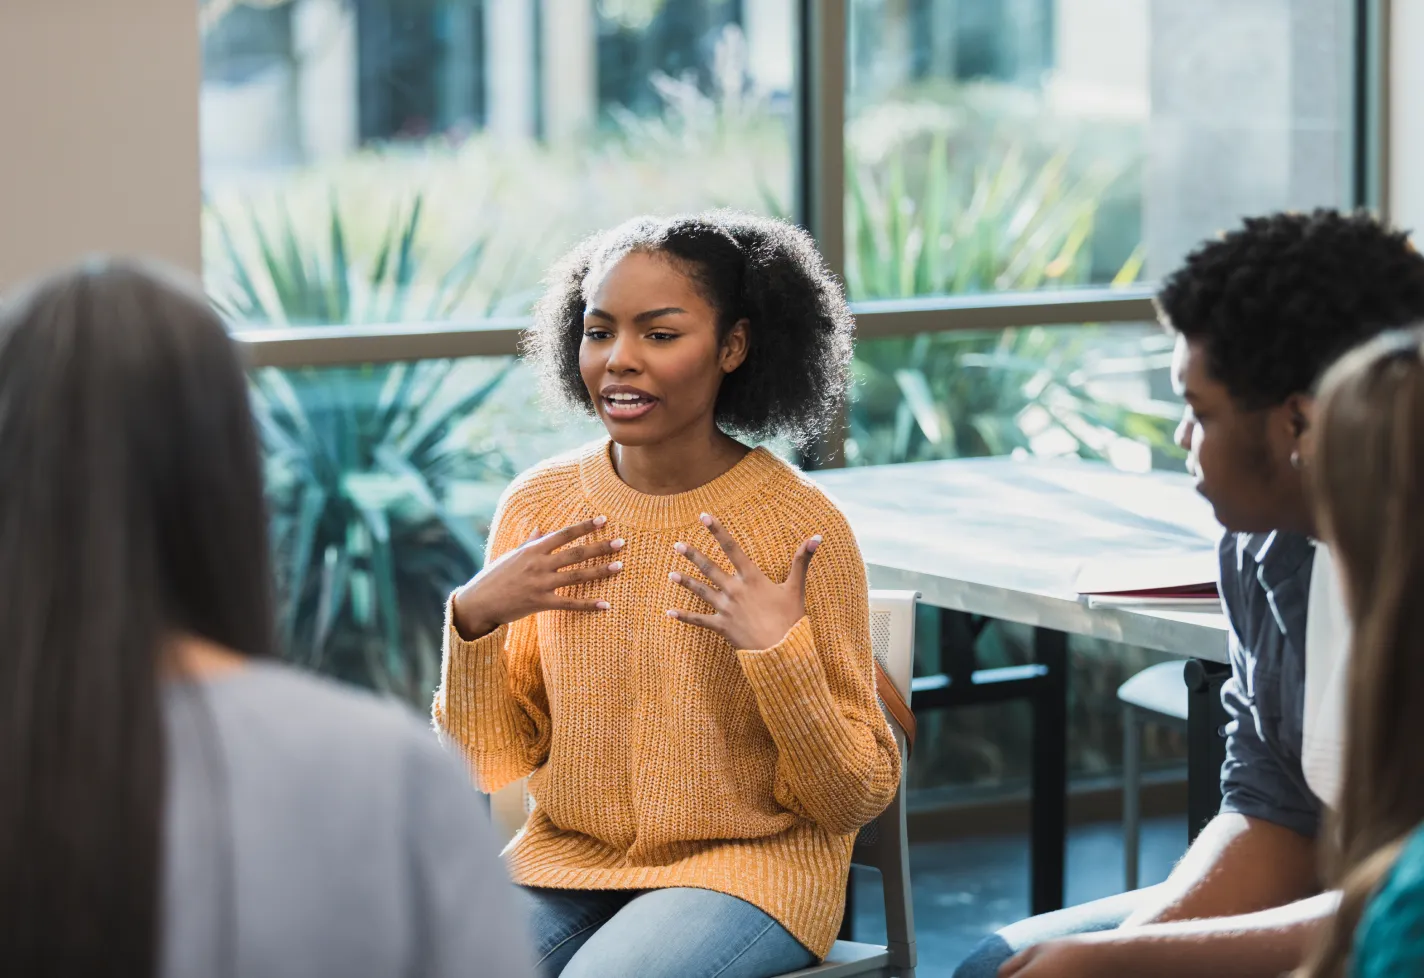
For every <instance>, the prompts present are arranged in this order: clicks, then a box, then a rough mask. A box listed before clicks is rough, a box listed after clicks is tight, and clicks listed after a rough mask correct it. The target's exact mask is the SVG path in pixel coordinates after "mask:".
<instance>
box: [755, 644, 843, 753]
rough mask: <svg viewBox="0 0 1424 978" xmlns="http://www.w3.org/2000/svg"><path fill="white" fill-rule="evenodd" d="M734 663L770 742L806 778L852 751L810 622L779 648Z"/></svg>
mask: <svg viewBox="0 0 1424 978" xmlns="http://www.w3.org/2000/svg"><path fill="white" fill-rule="evenodd" d="M737 658H738V659H739V660H740V661H741V664H742V672H743V673H744V674H745V675H746V677H747V681H748V682H749V683H750V684H751V687H752V693H753V694H754V695H755V696H756V700H757V705H758V706H759V707H760V709H761V715H762V719H763V720H764V721H765V722H766V726H767V729H768V730H769V731H770V732H771V736H772V739H773V740H775V741H776V745H777V747H778V748H779V749H780V750H781V751H782V752H783V753H785V754H787V755H789V758H790V760H791V761H792V763H793V765H794V766H796V767H799V768H801V769H802V770H806V771H808V773H809V770H810V769H815V768H820V767H822V766H823V765H824V764H825V762H826V759H827V758H828V757H838V756H844V755H846V754H849V753H852V752H853V751H854V750H855V745H854V744H853V743H852V742H851V741H850V739H849V736H848V733H847V731H846V725H845V722H844V719H843V718H842V717H841V715H840V711H839V709H838V708H837V707H836V700H835V697H834V696H832V695H831V688H830V685H829V684H828V683H827V682H826V672H825V670H824V669H823V668H822V667H821V657H820V655H819V654H818V653H817V651H816V640H815V637H814V635H813V634H812V632H811V622H810V620H809V619H806V618H802V619H801V620H800V621H799V622H797V623H796V624H795V625H794V626H792V629H791V631H789V632H787V633H786V637H785V638H784V639H782V640H781V642H780V643H779V644H777V645H774V646H772V647H771V648H769V649H764V650H761V651H746V650H743V651H739V652H738V653H737Z"/></svg>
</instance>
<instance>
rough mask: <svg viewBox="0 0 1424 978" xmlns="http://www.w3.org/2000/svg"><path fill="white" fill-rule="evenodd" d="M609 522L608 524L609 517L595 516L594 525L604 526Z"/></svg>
mask: <svg viewBox="0 0 1424 978" xmlns="http://www.w3.org/2000/svg"><path fill="white" fill-rule="evenodd" d="M607 522H608V517H607V516H595V517H594V518H593V525H594V526H602V525H603V524H604V523H607Z"/></svg>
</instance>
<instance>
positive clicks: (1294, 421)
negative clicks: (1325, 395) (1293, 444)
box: [1286, 394, 1315, 439]
mask: <svg viewBox="0 0 1424 978" xmlns="http://www.w3.org/2000/svg"><path fill="white" fill-rule="evenodd" d="M1286 417H1287V418H1288V419H1289V421H1290V426H1291V434H1292V435H1294V436H1295V437H1296V438H1297V439H1300V438H1303V437H1305V433H1306V432H1307V431H1309V430H1310V427H1311V425H1312V424H1313V423H1314V421H1315V398H1314V397H1313V396H1311V395H1310V394H1292V395H1291V396H1290V397H1288V398H1286Z"/></svg>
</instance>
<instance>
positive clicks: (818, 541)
mask: <svg viewBox="0 0 1424 978" xmlns="http://www.w3.org/2000/svg"><path fill="white" fill-rule="evenodd" d="M811 542H812V543H820V542H821V535H820V534H819V533H817V534H816V535H815V536H813V537H812V538H811Z"/></svg>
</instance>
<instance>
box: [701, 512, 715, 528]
mask: <svg viewBox="0 0 1424 978" xmlns="http://www.w3.org/2000/svg"><path fill="white" fill-rule="evenodd" d="M698 519H700V520H701V521H702V525H703V526H711V525H712V517H711V516H709V515H707V514H706V513H703V514H702V515H701V516H699V517H698Z"/></svg>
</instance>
